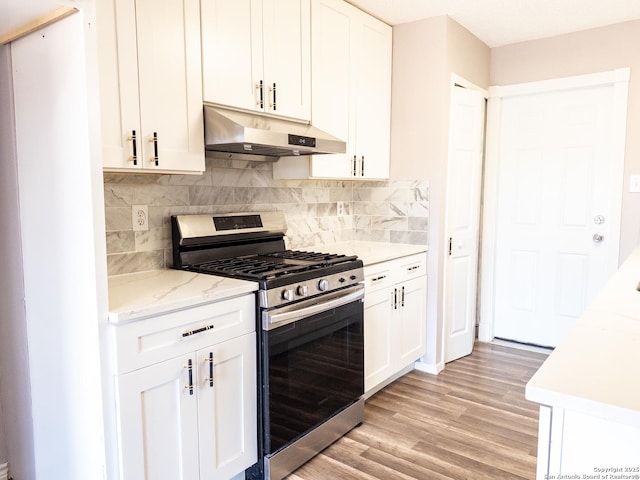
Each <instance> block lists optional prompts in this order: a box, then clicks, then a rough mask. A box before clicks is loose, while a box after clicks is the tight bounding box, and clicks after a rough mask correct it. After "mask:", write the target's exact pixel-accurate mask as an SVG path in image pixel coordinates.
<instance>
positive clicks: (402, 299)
mask: <svg viewBox="0 0 640 480" xmlns="http://www.w3.org/2000/svg"><path fill="white" fill-rule="evenodd" d="M400 306H402V307H404V287H402V295H401V297H400Z"/></svg>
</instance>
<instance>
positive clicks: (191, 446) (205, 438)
mask: <svg viewBox="0 0 640 480" xmlns="http://www.w3.org/2000/svg"><path fill="white" fill-rule="evenodd" d="M249 298H253V296H249ZM216 305H219V306H220V309H221V310H223V311H224V312H223V314H222V315H218V314H217V312H216ZM236 307H238V308H242V307H244V305H242V303H241V304H238V303H237V302H236V301H231V302H220V303H219V304H212V305H209V306H207V308H205V309H204V311H200V314H201V315H200V316H202V315H203V314H205V313H207V312H208V313H209V316H208V318H207V319H205V321H204V322H199V323H198V325H200V324H202V326H203V327H208V326H209V325H214V326H213V327H211V328H206V329H204V330H202V331H198V329H200V328H202V327H199V326H196V328H195V329H194V328H193V325H190V324H188V323H185V327H186V330H184V329H183V330H181V332H182V333H181V334H180V339H181V340H180V341H179V343H180V344H182V345H184V344H185V343H187V344H188V342H193V345H194V346H195V347H197V348H195V349H193V350H191V351H187V352H185V353H181V354H180V355H177V356H173V357H171V358H168V359H166V360H163V361H159V362H157V363H153V364H151V365H148V366H145V367H143V368H138V369H136V370H133V371H130V372H127V373H123V374H120V375H118V376H117V377H116V391H117V412H118V425H119V432H118V433H119V434H118V437H119V442H120V471H121V478H122V480H138V479H154V480H175V479H184V480H197V479H200V480H228V479H230V478H232V477H234V476H235V475H237V474H239V473H241V472H242V471H243V470H244V469H245V468H247V467H249V466H250V465H252V464H254V463H255V462H256V458H257V446H256V432H257V417H256V411H257V408H256V407H257V404H256V394H257V393H256V389H257V384H256V337H255V335H256V334H255V326H254V325H253V318H254V314H253V311H252V310H251V311H247V310H246V309H244V310H245V311H242V310H238V308H236ZM199 308H201V307H199ZM251 309H253V307H251ZM194 310H195V311H198V309H194ZM188 314H189V309H187V310H183V311H181V312H179V314H178V315H177V318H178V319H181V317H188V316H189V315H188ZM196 316H197V315H196ZM230 318H235V319H237V320H238V322H237V326H238V327H242V326H243V325H247V328H248V327H249V325H250V327H251V329H252V330H253V331H251V332H249V333H245V334H243V335H239V336H236V337H233V338H229V339H225V340H224V341H219V342H216V333H215V330H216V326H215V325H216V324H218V323H219V324H220V325H221V326H222V328H221V331H222V332H223V336H225V337H226V336H228V334H227V332H228V331H229V330H227V332H225V328H227V327H228V326H229V323H228V320H229V319H230ZM159 319H160V322H158V324H159V325H158V327H159V328H158V330H157V331H155V332H154V331H153V330H149V331H146V332H145V334H144V335H140V336H138V343H139V344H142V343H144V342H146V341H148V339H150V338H153V337H157V336H160V337H162V338H163V342H160V343H163V344H164V343H165V342H167V341H168V342H167V343H171V338H169V337H167V336H166V334H165V332H166V329H165V326H166V325H165V326H162V327H161V325H162V323H163V322H166V321H167V320H168V319H171V315H164V316H160V317H159ZM155 320H157V319H156V318H153V319H150V320H144V321H142V322H150V321H151V322H154V321H155ZM123 327H126V326H123ZM116 328H118V327H116ZM138 330H140V329H139V328H138ZM236 330H238V328H236ZM183 334H186V335H183ZM199 335H202V337H200V338H198V336H199ZM209 342H211V343H209ZM202 343H204V344H205V345H201V344H202ZM207 343H209V344H207ZM170 350H171V349H170ZM167 353H168V352H167ZM133 357H135V355H132V356H131V358H133Z"/></svg>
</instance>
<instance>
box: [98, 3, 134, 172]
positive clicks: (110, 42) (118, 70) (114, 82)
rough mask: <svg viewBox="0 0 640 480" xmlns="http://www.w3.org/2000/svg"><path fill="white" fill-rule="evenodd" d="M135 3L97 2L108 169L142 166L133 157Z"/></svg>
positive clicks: (101, 92) (105, 160)
mask: <svg viewBox="0 0 640 480" xmlns="http://www.w3.org/2000/svg"><path fill="white" fill-rule="evenodd" d="M135 19H136V16H135V3H134V2H132V1H130V0H118V1H116V0H105V1H101V2H96V21H97V23H98V25H97V30H96V31H97V38H98V42H97V43H98V71H99V76H100V115H101V137H102V138H101V140H102V162H103V166H104V168H107V169H109V168H112V169H142V162H141V161H140V160H139V159H136V160H135V161H134V159H133V140H132V139H131V140H130V137H132V136H133V135H136V136H139V135H140V99H139V97H138V59H137V51H136V43H137V38H136V24H135Z"/></svg>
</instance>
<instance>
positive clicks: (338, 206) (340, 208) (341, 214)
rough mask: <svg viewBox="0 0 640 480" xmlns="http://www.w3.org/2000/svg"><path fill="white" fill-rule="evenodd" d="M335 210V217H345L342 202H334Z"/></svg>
mask: <svg viewBox="0 0 640 480" xmlns="http://www.w3.org/2000/svg"><path fill="white" fill-rule="evenodd" d="M336 210H337V212H338V213H337V215H338V216H339V217H344V216H345V211H344V202H336Z"/></svg>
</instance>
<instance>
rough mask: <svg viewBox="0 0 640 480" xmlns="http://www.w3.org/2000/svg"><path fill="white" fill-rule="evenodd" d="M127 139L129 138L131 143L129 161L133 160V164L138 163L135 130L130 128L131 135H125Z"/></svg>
mask: <svg viewBox="0 0 640 480" xmlns="http://www.w3.org/2000/svg"><path fill="white" fill-rule="evenodd" d="M127 140H129V141H130V142H132V144H131V153H132V154H131V155H130V156H129V161H130V162H133V164H134V165H138V153H137V150H138V142H137V138H136V131H135V130H131V135H129V136H128V137H127Z"/></svg>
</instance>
